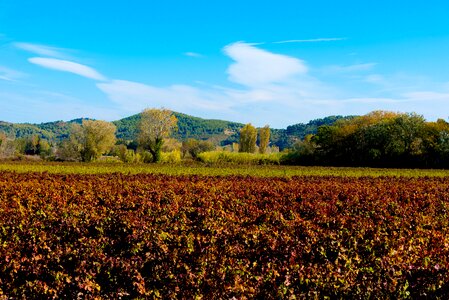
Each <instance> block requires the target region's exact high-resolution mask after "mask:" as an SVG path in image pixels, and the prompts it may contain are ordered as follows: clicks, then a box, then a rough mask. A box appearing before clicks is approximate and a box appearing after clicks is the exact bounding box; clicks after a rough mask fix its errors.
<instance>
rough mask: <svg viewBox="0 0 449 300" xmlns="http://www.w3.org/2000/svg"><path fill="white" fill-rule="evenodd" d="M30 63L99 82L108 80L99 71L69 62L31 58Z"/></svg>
mask: <svg viewBox="0 0 449 300" xmlns="http://www.w3.org/2000/svg"><path fill="white" fill-rule="evenodd" d="M28 61H29V62H30V63H32V64H35V65H39V66H41V67H44V68H48V69H53V70H57V71H63V72H69V73H73V74H77V75H80V76H83V77H86V78H90V79H94V80H99V81H104V80H106V77H105V76H103V75H102V74H100V73H99V72H98V71H97V70H95V69H93V68H91V67H88V66H85V65H82V64H79V63H75V62H71V61H68V60H61V59H55V58H44V57H32V58H29V59H28Z"/></svg>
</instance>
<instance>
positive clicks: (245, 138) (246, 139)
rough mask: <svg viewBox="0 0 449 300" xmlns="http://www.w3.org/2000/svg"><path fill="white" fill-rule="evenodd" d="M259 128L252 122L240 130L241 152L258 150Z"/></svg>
mask: <svg viewBox="0 0 449 300" xmlns="http://www.w3.org/2000/svg"><path fill="white" fill-rule="evenodd" d="M256 140H257V129H256V127H254V126H253V125H251V123H249V124H246V125H245V126H243V128H242V129H241V130H240V144H239V152H248V153H254V152H256Z"/></svg>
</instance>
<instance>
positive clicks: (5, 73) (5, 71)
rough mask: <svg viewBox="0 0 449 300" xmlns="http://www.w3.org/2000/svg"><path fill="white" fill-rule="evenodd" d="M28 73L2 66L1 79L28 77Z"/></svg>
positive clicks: (10, 79) (0, 67)
mask: <svg viewBox="0 0 449 300" xmlns="http://www.w3.org/2000/svg"><path fill="white" fill-rule="evenodd" d="M26 76H27V74H25V73H22V72H20V71H16V70H13V69H10V68H7V67H3V66H0V80H6V81H17V79H20V78H23V77H26Z"/></svg>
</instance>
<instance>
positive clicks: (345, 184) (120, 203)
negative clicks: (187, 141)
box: [0, 172, 449, 299]
mask: <svg viewBox="0 0 449 300" xmlns="http://www.w3.org/2000/svg"><path fill="white" fill-rule="evenodd" d="M448 210H449V178H389V177H379V178H371V177H362V178H349V177H332V176H328V177H324V176H321V177H292V178H256V177H243V176H228V177H207V176H193V175H192V176H168V175H151V174H147V175H144V174H140V175H124V174H118V173H116V174H103V175H75V174H73V175H57V174H47V173H24V174H19V173H14V172H0V298H1V297H4V298H27V299H33V298H61V299H63V298H65V299H68V298H71V299H73V298H114V299H118V298H122V299H127V298H142V299H143V298H145V299H148V298H150V299H151V298H164V299H170V298H185V299H192V298H198V299H201V298H202V299H224V298H226V299H231V298H233V297H235V298H237V299H245V298H263V299H273V298H281V299H282V298H283V299H299V298H313V297H319V298H323V297H325V296H328V297H331V298H368V297H374V298H408V297H411V298H420V297H423V298H426V297H431V298H439V297H440V298H445V296H447V295H448V294H449V272H448V268H449V220H448Z"/></svg>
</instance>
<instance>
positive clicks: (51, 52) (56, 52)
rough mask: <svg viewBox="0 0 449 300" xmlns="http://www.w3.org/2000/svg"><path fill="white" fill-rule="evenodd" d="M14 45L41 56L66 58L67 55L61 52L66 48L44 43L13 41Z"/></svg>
mask: <svg viewBox="0 0 449 300" xmlns="http://www.w3.org/2000/svg"><path fill="white" fill-rule="evenodd" d="M13 45H14V47H16V48H18V49H21V50H25V51H28V52H31V53H34V54H38V55H42V56H51V57H57V58H66V57H67V56H66V55H65V54H64V53H63V52H64V51H67V49H63V48H56V47H51V46H46V45H39V44H32V43H20V42H17V43H13Z"/></svg>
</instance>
